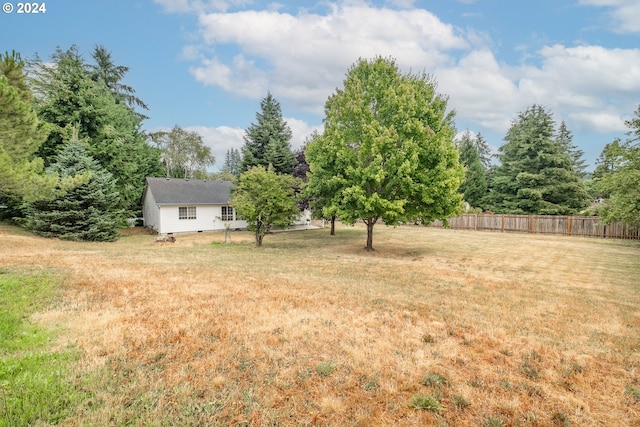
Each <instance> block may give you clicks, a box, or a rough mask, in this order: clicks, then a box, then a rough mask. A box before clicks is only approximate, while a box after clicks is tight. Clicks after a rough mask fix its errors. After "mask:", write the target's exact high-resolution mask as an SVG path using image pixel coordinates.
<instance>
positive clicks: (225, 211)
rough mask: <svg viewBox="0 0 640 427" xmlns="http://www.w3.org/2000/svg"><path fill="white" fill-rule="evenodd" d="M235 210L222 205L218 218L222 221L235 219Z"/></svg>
mask: <svg viewBox="0 0 640 427" xmlns="http://www.w3.org/2000/svg"><path fill="white" fill-rule="evenodd" d="M235 214H236V212H235V210H234V209H233V208H232V207H231V206H223V207H222V209H221V215H220V218H221V219H222V220H223V221H233V220H234V219H235V216H236V215H235Z"/></svg>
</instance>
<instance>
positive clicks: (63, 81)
mask: <svg viewBox="0 0 640 427" xmlns="http://www.w3.org/2000/svg"><path fill="white" fill-rule="evenodd" d="M51 60H52V62H53V63H54V64H55V65H54V66H51V64H48V63H45V62H43V61H42V60H40V59H39V58H38V59H36V61H35V62H34V63H33V64H32V72H33V78H32V80H31V81H30V83H31V85H32V86H33V87H34V91H35V94H36V102H37V105H38V115H39V117H41V118H42V119H43V120H44V121H46V122H47V123H49V125H50V126H49V127H50V129H51V132H50V133H49V136H48V138H47V139H46V140H45V142H44V143H43V144H42V146H41V147H40V150H39V152H38V153H39V155H40V156H41V157H42V158H43V160H44V162H45V164H46V165H48V164H51V162H52V161H53V160H54V159H55V155H56V153H57V151H58V149H59V147H60V146H61V144H62V143H63V141H68V140H69V139H70V138H71V137H72V134H73V132H77V133H78V138H79V139H82V140H85V141H87V143H88V144H89V150H90V154H91V155H92V156H93V157H94V158H95V159H96V160H98V162H99V163H100V164H101V165H102V166H103V167H104V168H105V169H106V170H107V171H108V172H110V173H111V174H112V175H113V177H114V179H115V180H116V191H118V192H119V193H120V202H121V204H122V206H121V207H122V208H123V209H125V210H127V211H130V214H131V215H133V216H135V215H136V213H137V212H138V211H139V209H140V206H139V202H140V196H141V194H142V189H143V188H144V180H145V178H146V177H147V176H158V175H160V174H161V173H162V169H161V168H162V165H161V163H160V153H159V151H158V150H157V149H154V148H152V147H150V146H149V145H148V144H147V143H146V137H145V135H144V134H143V133H142V132H141V131H140V127H141V120H142V119H141V116H140V115H139V114H137V113H136V112H135V111H133V109H132V108H131V107H129V106H128V105H127V104H126V103H125V102H123V99H122V97H120V95H118V94H117V93H114V91H116V90H117V89H118V87H119V86H117V85H116V86H114V89H113V91H112V89H110V88H109V87H108V86H107V84H116V83H117V82H119V80H118V79H120V78H121V75H120V74H118V75H117V76H116V77H109V73H108V72H106V71H105V72H103V73H101V74H96V72H95V71H94V72H93V73H92V71H91V66H90V65H87V64H85V63H84V60H83V58H82V56H81V55H80V53H79V51H78V48H77V47H76V46H72V47H71V48H70V49H68V50H67V51H62V50H61V49H57V50H56V52H55V53H54V54H53V55H52V57H51ZM103 65H104V64H103ZM94 68H95V67H94ZM115 68H118V67H115ZM119 72H124V70H123V69H119ZM92 76H93V77H95V79H94V78H92ZM98 76H102V77H98ZM105 79H106V80H105ZM114 81H115V83H114ZM120 89H121V88H120ZM119 97H120V98H119Z"/></svg>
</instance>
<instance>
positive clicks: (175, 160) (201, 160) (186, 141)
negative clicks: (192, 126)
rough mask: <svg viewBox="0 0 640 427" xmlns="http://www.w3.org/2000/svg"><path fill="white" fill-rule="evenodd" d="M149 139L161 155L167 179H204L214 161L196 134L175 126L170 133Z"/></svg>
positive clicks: (200, 137) (158, 134)
mask: <svg viewBox="0 0 640 427" xmlns="http://www.w3.org/2000/svg"><path fill="white" fill-rule="evenodd" d="M151 138H152V140H153V141H154V142H155V143H156V144H157V146H158V148H159V149H160V151H161V153H162V161H163V162H164V168H165V173H166V176H167V178H191V179H206V178H207V167H208V166H211V165H213V164H214V163H215V161H216V159H215V157H214V156H213V155H212V154H211V148H209V147H208V146H207V145H205V143H204V141H203V140H202V136H200V134H199V133H198V132H194V131H187V130H185V129H183V128H181V127H180V126H177V125H176V126H174V127H173V129H171V131H170V132H156V133H155V134H153V135H151Z"/></svg>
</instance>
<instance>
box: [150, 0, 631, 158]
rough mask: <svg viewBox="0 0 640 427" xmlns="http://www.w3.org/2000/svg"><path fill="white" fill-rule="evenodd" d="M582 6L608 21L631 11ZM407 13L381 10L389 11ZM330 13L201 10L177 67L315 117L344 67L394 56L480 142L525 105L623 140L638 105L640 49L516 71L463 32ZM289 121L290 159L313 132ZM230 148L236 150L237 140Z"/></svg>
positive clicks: (549, 52) (577, 55) (480, 39)
mask: <svg viewBox="0 0 640 427" xmlns="http://www.w3.org/2000/svg"><path fill="white" fill-rule="evenodd" d="M156 1H158V2H161V1H165V2H168V0H156ZM580 2H581V4H583V5H592V6H607V7H610V8H612V10H613V11H624V10H626V9H625V8H626V7H628V6H630V5H631V3H632V2H630V1H626V0H580ZM192 3H193V2H192ZM192 3H188V2H186V1H185V0H183V1H182V3H180V2H178V3H176V4H187V5H189V4H192ZM237 3H240V2H237ZM412 3H413V2H412V1H411V0H408V1H406V2H405V1H404V0H389V1H388V2H387V4H394V5H395V6H396V7H402V6H403V5H404V6H406V7H411V4H412ZM212 4H213V3H210V6H209V7H210V8H212V7H213V6H211V5H212ZM328 5H329V9H328V10H327V13H326V14H319V13H309V12H305V11H300V12H299V13H298V14H296V15H293V14H290V13H284V12H280V11H281V10H283V9H281V7H280V5H279V4H277V3H274V4H273V5H272V7H269V8H267V10H261V11H257V10H246V11H240V12H234V13H222V12H216V13H209V12H200V13H199V35H200V38H201V40H200V42H201V45H198V44H192V45H190V46H187V47H185V49H184V50H183V57H185V58H191V59H192V60H194V61H197V62H196V63H195V64H194V66H192V67H191V68H190V72H191V73H192V74H193V76H194V77H195V79H196V80H197V81H199V82H202V83H203V84H205V85H211V86H216V87H219V88H222V89H223V90H225V91H226V92H228V93H230V94H233V95H238V96H241V97H246V98H250V99H261V98H262V97H263V96H264V95H265V93H266V92H267V91H271V92H272V93H273V94H274V96H276V98H278V99H279V100H281V101H282V100H285V101H286V103H287V104H289V105H290V106H293V107H295V108H298V109H303V110H306V111H309V112H312V113H314V114H317V115H318V117H321V116H322V113H323V106H324V103H325V101H326V99H327V97H328V96H329V95H330V94H331V93H333V92H334V91H335V89H336V87H339V86H341V85H342V81H343V79H344V77H345V74H346V72H347V70H348V68H349V67H350V66H351V65H352V64H353V63H355V61H356V60H357V59H358V58H359V57H362V58H372V57H374V56H376V55H380V56H390V57H393V58H395V59H396V61H397V63H398V65H399V66H400V67H401V68H402V69H403V70H405V71H409V70H413V71H422V70H425V71H427V72H432V73H433V74H434V75H435V77H436V78H437V81H438V90H439V92H441V93H444V94H446V95H448V96H449V106H450V108H454V109H455V110H456V111H457V119H459V120H460V121H461V122H463V123H467V124H472V125H474V126H475V125H476V124H477V126H478V128H477V129H473V130H476V131H481V132H482V133H483V134H485V133H486V132H493V133H495V134H497V135H504V134H505V133H506V131H507V129H508V128H509V126H510V124H511V121H512V120H513V119H514V118H515V117H516V116H517V114H518V112H520V111H524V110H525V109H526V108H527V107H529V106H531V105H532V104H534V103H537V104H541V105H543V106H545V107H547V108H549V109H550V110H551V111H552V112H553V113H554V117H555V118H556V120H557V121H560V120H567V122H568V123H567V124H568V125H569V127H570V129H572V131H574V132H591V133H602V134H606V133H610V132H624V131H625V130H626V129H625V127H624V123H623V117H625V116H626V115H628V114H629V112H630V111H634V110H635V108H636V107H637V102H638V99H637V94H638V93H640V49H608V48H604V47H601V46H594V45H588V44H586V43H585V45H582V46H573V47H567V46H564V45H559V44H558V45H552V46H545V47H543V48H542V49H540V50H539V51H538V52H530V53H529V55H530V57H528V58H527V60H526V61H525V62H523V63H521V64H505V63H503V62H500V61H499V60H498V59H497V57H496V55H497V54H496V53H495V52H494V51H492V50H490V48H491V49H495V48H496V47H495V46H492V42H491V39H490V37H489V36H488V35H487V33H485V32H482V31H478V30H477V29H473V28H469V29H466V30H465V31H464V32H461V31H460V30H457V29H456V28H454V27H453V26H452V25H449V24H447V23H443V22H442V21H441V20H440V19H439V18H438V17H436V16H435V15H434V14H432V13H430V12H429V11H427V10H424V9H412V10H392V9H387V8H376V7H373V6H370V5H369V3H368V2H365V1H357V0H353V1H349V2H341V3H339V4H335V3H328ZM316 6H317V5H316ZM191 7H192V6H191ZM629 15H630V16H633V12H629ZM637 22H640V18H639V19H638V20H637ZM211 52H215V55H214V54H212V53H211ZM287 121H288V123H289V125H290V127H291V128H292V131H293V133H294V139H293V141H292V146H293V148H294V149H295V148H297V147H299V146H300V145H301V144H302V142H303V141H304V139H305V138H306V137H307V136H308V135H309V134H310V133H311V131H312V130H313V128H312V127H311V126H309V125H308V123H307V122H304V121H301V120H296V119H294V118H289V119H287ZM213 129H214V130H216V131H215V132H213V131H212V132H213V133H212V135H218V136H220V135H219V134H218V133H216V132H218V131H217V130H218V129H219V128H213ZM236 131H239V132H241V134H242V132H244V130H237V129H236ZM227 138H229V137H228V136H227ZM211 140H212V141H214V138H213V136H212V137H211ZM235 141H239V146H241V145H242V138H241V136H240V138H239V139H238V138H236V139H235ZM219 144H222V142H219ZM221 146H222V145H221ZM227 148H228V147H227ZM227 148H224V150H222V157H218V158H219V160H220V162H221V161H222V160H223V159H224V153H225V152H226V149H227Z"/></svg>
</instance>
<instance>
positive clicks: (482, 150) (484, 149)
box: [472, 132, 493, 171]
mask: <svg viewBox="0 0 640 427" xmlns="http://www.w3.org/2000/svg"><path fill="white" fill-rule="evenodd" d="M472 141H473V145H474V146H475V147H476V151H477V152H478V156H479V157H480V163H482V166H483V167H484V169H485V171H488V170H489V169H491V167H492V163H491V158H492V157H493V155H492V154H491V148H489V144H488V143H487V141H485V139H484V137H483V136H482V134H481V133H480V132H478V133H477V134H476V137H475V138H473V139H472Z"/></svg>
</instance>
